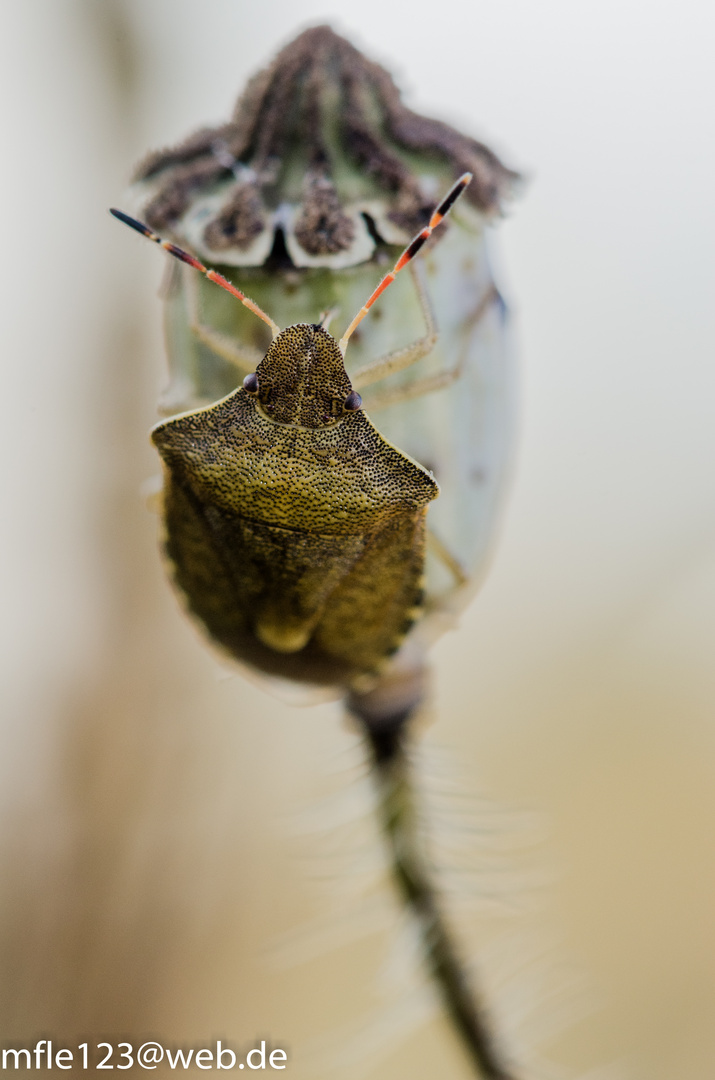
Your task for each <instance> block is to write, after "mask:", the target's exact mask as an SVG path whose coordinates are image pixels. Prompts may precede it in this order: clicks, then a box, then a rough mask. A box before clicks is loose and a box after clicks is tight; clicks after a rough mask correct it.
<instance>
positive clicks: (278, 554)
mask: <svg viewBox="0 0 715 1080" xmlns="http://www.w3.org/2000/svg"><path fill="white" fill-rule="evenodd" d="M457 177H459V178H460V179H457V181H456V183H455V182H454V181H455V179H456V178H457ZM469 177H473V178H472V179H471V183H469V185H468V186H467V183H468V178H469ZM135 179H136V184H135V188H134V204H133V205H134V208H135V209H136V213H137V215H138V217H140V218H141V219H143V220H144V221H146V222H147V223H148V224H147V225H144V224H142V223H141V222H140V221H138V220H136V219H135V218H130V217H129V216H128V215H125V214H122V213H121V212H117V216H118V217H120V218H121V219H122V220H124V221H125V222H126V223H127V224H129V225H131V226H132V227H133V228H135V229H138V231H139V232H142V233H144V234H145V235H146V236H148V237H149V238H150V239H152V240H155V241H156V242H157V243H159V244H161V245H162V246H163V247H164V248H165V249H167V250H168V251H169V252H171V254H173V255H175V256H177V258H176V259H174V260H169V269H168V274H167V278H166V281H165V285H164V299H165V329H166V339H167V346H168V356H169V385H168V388H167V391H166V393H165V395H164V399H163V402H162V411H163V413H164V414H165V415H166V416H167V419H166V420H165V421H163V422H162V423H160V424H159V425H158V426H157V427H156V428H155V430H154V433H153V439H154V442H155V444H156V446H157V448H158V450H159V452H160V454H161V457H162V459H163V462H164V469H165V486H164V514H165V525H166V542H165V547H166V552H167V555H168V559H169V562H170V565H171V567H172V572H173V575H174V578H175V580H176V583H177V585H178V587H179V590H180V592H181V593H182V594H183V595H184V597H185V598H186V600H187V601H188V604H189V607H190V608H191V610H192V611H193V613H194V614H195V615H197V616H198V617H199V619H200V620H201V621H202V623H203V624H204V626H205V627H206V629H207V630H208V632H209V634H210V635H211V637H212V638H213V639H214V640H215V641H216V642H218V643H219V644H220V645H221V646H222V647H223V648H224V649H225V650H228V651H229V653H230V654H231V655H232V656H233V657H234V658H236V659H238V660H241V661H243V662H244V663H246V664H248V665H249V666H250V667H252V668H253V669H254V670H255V669H258V670H259V671H261V672H263V673H265V674H267V675H270V676H275V677H279V678H287V679H290V680H293V681H297V682H304V683H309V684H323V685H328V686H332V687H335V688H337V690H338V692H339V693H341V694H344V695H345V696H346V703H347V706H348V709H349V710H350V711H351V713H352V714H353V715H354V716H355V717H357V719H358V720H359V722H360V724H361V725H362V729H363V731H364V733H365V735H366V738H367V742H368V745H369V747H370V751H371V756H372V762H373V765H374V769H375V778H376V787H377V804H378V805H377V809H378V814H379V816H380V819H381V823H382V826H383V831H384V834H385V837H386V841H387V845H388V849H389V853H390V862H391V866H392V870H393V872H394V876H395V880H396V882H397V885H398V888H399V891H400V893H401V895H402V897H403V900H404V902H405V904H406V905H407V906H408V907H409V909H410V910H411V912H412V914H413V916H414V917H415V919H416V921H417V923H418V925H419V932H420V935H421V939H422V942H423V946H424V953H425V958H426V961H427V964H428V966H429V968H430V970H431V973H432V976H433V977H434V979H435V981H436V983H437V984H438V986H439V987H440V990H441V993H442V999H443V1002H444V1006H445V1009H446V1011H447V1013H448V1014H449V1016H450V1018H451V1020H452V1022H453V1025H454V1028H455V1030H456V1031H457V1032H458V1033H459V1035H460V1037H461V1038H462V1040H463V1042H464V1045H465V1046H466V1048H467V1050H468V1052H469V1053H470V1055H471V1057H472V1059H473V1061H474V1063H475V1069H476V1071H477V1073H478V1075H480V1076H481V1075H484V1076H488V1077H490V1078H492V1080H511V1078H512V1073H511V1072H510V1071H509V1069H508V1068H507V1067H506V1066H505V1065H504V1064H503V1062H502V1055H501V1052H500V1051H498V1050H497V1048H496V1043H495V1040H494V1039H493V1037H492V1034H491V1029H490V1025H489V1024H488V1023H487V1021H486V1020H485V1015H484V1009H483V1006H482V1003H481V1002H480V1001H479V998H478V995H477V993H476V991H475V988H474V985H473V983H472V980H471V978H470V976H469V975H468V973H467V970H466V968H465V966H464V965H463V964H462V962H461V960H460V956H459V949H458V948H457V947H456V946H455V944H454V941H453V939H452V936H451V932H450V930H449V928H448V926H447V923H446V921H445V919H444V917H443V914H442V910H441V903H440V900H439V895H438V892H437V889H436V887H435V885H434V883H433V881H432V874H431V870H430V867H429V865H428V861H427V860H426V859H425V857H424V853H423V848H422V844H421V840H420V837H419V835H418V829H417V814H416V810H415V805H414V793H413V790H412V780H411V770H410V762H409V755H408V753H407V750H406V732H407V731H408V730H409V725H408V724H407V721H408V720H409V718H410V716H412V715H413V713H414V711H415V709H416V708H417V706H418V705H419V703H420V701H421V700H422V698H423V695H424V655H425V652H426V647H427V645H428V644H429V642H430V640H431V639H432V638H433V636H434V635H435V633H437V632H439V631H440V630H441V629H444V628H445V627H446V626H448V625H450V623H451V621H452V618H453V613H454V612H455V611H456V610H457V609H458V608H459V606H460V605H461V604H462V603H463V602H464V600H465V599H466V598H467V597H468V596H469V595H470V593H471V590H472V588H473V586H474V584H475V583H476V581H477V580H478V579H479V577H480V575H481V573H482V572H483V568H484V562H485V557H486V553H487V551H488V548H489V546H490V541H491V537H492V535H493V529H494V522H495V518H496V512H497V508H498V505H499V501H500V496H501V492H502V488H503V483H504V478H505V473H506V467H507V460H508V449H509V433H510V424H509V417H510V397H511V379H510V368H509V363H508V358H507V356H506V352H505V320H504V315H505V312H504V305H503V303H502V302H501V299H500V296H499V293H498V291H497V289H496V287H495V285H494V281H493V278H492V274H491V269H490V265H489V259H488V255H487V247H486V229H487V225H488V224H489V222H490V220H491V219H492V218H494V217H495V216H496V215H497V214H498V213H499V210H500V206H501V203H502V200H503V199H504V197H505V196H506V194H507V193H508V191H509V189H510V187H511V185H512V183H513V182H514V180H515V179H516V174H515V173H513V172H511V171H510V170H509V169H507V168H506V167H505V166H504V165H502V163H501V162H500V161H499V160H498V158H497V157H496V156H495V155H494V154H493V153H492V152H491V151H490V150H489V149H488V148H487V147H485V146H484V145H483V144H482V143H479V142H477V141H476V140H474V139H471V138H469V137H467V136H464V135H461V134H460V133H459V132H457V131H455V130H454V129H453V128H451V127H449V126H448V125H447V124H444V123H442V122H440V121H435V120H429V119H427V118H425V117H422V116H419V115H418V114H416V113H414V112H412V111H410V110H409V109H407V108H406V107H405V105H404V104H403V103H402V101H401V99H400V95H399V93H398V91H397V89H396V87H395V85H394V83H393V81H392V79H391V77H390V76H389V74H388V73H387V72H386V71H385V70H384V69H383V68H381V67H379V66H378V65H377V64H375V63H373V62H371V61H369V60H368V59H366V58H365V57H364V56H362V54H361V53H359V52H358V50H357V49H355V48H354V47H353V46H352V45H351V44H350V43H349V42H347V41H346V40H344V39H343V38H341V37H339V36H338V35H336V34H335V33H334V32H333V31H332V30H331V29H330V28H329V27H325V26H321V27H315V28H313V29H311V30H307V31H305V32H304V33H303V34H301V35H300V36H299V37H298V38H296V39H295V40H294V41H293V42H291V43H290V44H289V45H288V46H286V48H285V49H283V50H282V52H281V53H280V54H279V55H278V56H277V57H276V59H275V60H274V61H273V63H272V64H271V65H269V67H268V68H266V69H265V70H264V71H262V72H260V73H259V74H258V75H257V76H255V77H254V78H253V79H252V80H251V81H250V82H249V84H248V87H247V89H246V91H245V93H244V95H243V96H242V97H241V99H240V100H239V102H238V104H237V106H236V110H235V112H234V114H233V116H232V117H231V119H230V120H229V121H228V123H226V124H224V125H222V126H220V127H217V128H205V129H203V130H201V131H199V132H197V133H196V134H195V135H193V136H191V137H190V138H189V139H187V140H186V141H185V142H184V143H182V144H180V145H179V146H177V147H174V148H171V149H168V150H164V151H160V152H158V153H155V154H152V155H151V156H150V157H149V158H148V159H147V160H146V161H145V162H144V163H143V164H142V165H141V166H140V168H139V170H138V172H137V175H136V178H135ZM444 191H448V194H447V196H446V197H445V198H444V199H443V201H442V203H441V204H440V205H439V206H438V208H437V210H436V211H435V210H434V205H435V203H436V202H437V196H438V195H439V194H440V193H441V192H444ZM462 193H464V197H463V198H461V199H459V202H458V203H457V205H456V207H455V212H454V213H453V214H451V215H450V218H449V222H448V223H446V222H443V221H442V218H443V217H444V215H445V214H446V213H447V212H448V211H449V210H450V209H451V207H452V205H453V204H454V203H455V200H457V198H458V196H459V195H461V194H462ZM415 234H416V235H415ZM413 235H414V239H413V240H412V241H410V236H413ZM161 237H166V238H167V239H165V240H164V239H161ZM405 245H407V246H406V247H405ZM186 248H188V249H189V251H186V250H185V249H186ZM400 249H404V250H403V254H402V255H400V256H399V257H397V256H398V253H399V251H400ZM418 251H420V257H419V259H417V260H415V259H414V256H415V255H416V254H417V252H418ZM395 260H396V261H395ZM390 265H394V269H393V270H392V271H390V272H389V273H388V274H387V275H386V276H383V273H382V272H381V269H380V268H381V267H382V268H383V269H387V267H388V266H390ZM218 268H220V270H219V269H218ZM402 269H405V271H406V272H405V273H404V274H403V273H400V271H401V270H402ZM197 271H200V272H201V273H197ZM234 278H236V280H237V281H238V282H239V283H240V288H239V286H238V285H237V284H235V283H234ZM380 278H382V280H380ZM378 281H379V284H377V287H375V286H376V283H377V282H378ZM393 281H394V285H393V284H392V282H393ZM216 284H219V285H221V286H222V287H221V288H220V289H219V288H216ZM388 285H390V286H391V289H390V302H389V303H388V302H387V301H386V302H385V303H383V304H380V305H378V306H377V307H376V308H375V310H374V312H373V313H372V314H371V316H370V318H369V319H365V321H364V322H363V321H362V320H363V317H364V315H365V314H366V313H367V311H368V309H369V308H370V307H371V306H372V305H373V303H374V301H375V300H376V299H377V298H378V297H379V296H380V295H381V293H382V292H383V291H384V289H385V288H386V287H387V286H388ZM243 289H245V290H246V291H247V292H250V294H251V296H252V297H253V298H254V300H248V299H247V297H246V295H245V293H244V292H243ZM230 294H233V296H231V295H230ZM366 296H367V297H369V299H368V301H367V302H364V298H365V297H366ZM237 299H238V300H240V301H241V303H240V304H239V303H236V300H237ZM266 311H268V312H270V315H266V314H265V312H266ZM356 311H357V315H355V317H354V318H353V320H352V322H351V323H350V324H349V325H348V328H347V330H346V331H345V333H344V335H343V337H342V339H341V340H340V341H336V340H335V339H334V338H333V337H331V335H330V333H329V331H328V325H329V323H330V320H331V319H332V318H336V317H339V318H340V319H345V320H347V319H348V318H350V316H351V315H352V314H353V313H354V312H356ZM256 316H258V318H256ZM306 320H309V321H306ZM280 327H286V328H287V329H283V330H281V329H280ZM348 340H349V341H350V348H349V350H347V351H346V347H347V344H348ZM368 415H369V417H370V419H368ZM438 494H439V498H437V495H438Z"/></svg>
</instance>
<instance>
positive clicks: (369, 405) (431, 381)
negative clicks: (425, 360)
mask: <svg viewBox="0 0 715 1080" xmlns="http://www.w3.org/2000/svg"><path fill="white" fill-rule="evenodd" d="M492 304H499V305H500V306H502V307H503V304H504V301H503V300H502V297H501V294H500V293H499V291H498V289H497V287H496V285H491V286H490V287H489V289H487V292H486V293H485V295H484V296H483V297H482V299H481V300H480V301H479V304H478V306H477V309H476V311H475V312H474V313H473V315H472V316H471V317H470V319H469V321H468V325H467V329H469V330H472V329H473V328H474V327H475V326H478V325H479V323H480V322H481V320H482V319H483V318H484V316H485V315H486V313H487V312H488V311H489V309H490V308H491V306H492ZM466 359H467V348H466V345H465V347H464V348H463V349H462V353H461V356H460V357H459V360H458V362H457V363H456V364H455V366H454V367H453V368H448V369H447V370H446V371H438V372H436V373H435V374H434V375H425V376H424V378H422V379H415V380H414V382H411V383H407V384H406V385H405V386H395V387H391V388H390V389H388V390H382V391H378V392H377V393H376V394H374V395H370V397H369V398H368V399H367V400H366V401H365V402H364V406H365V408H366V409H367V410H369V411H371V412H372V411H373V410H377V409H385V408H387V407H388V406H389V405H398V404H400V403H401V402H403V401H411V400H412V399H413V398H416V397H422V396H423V395H424V394H431V393H433V392H434V391H435V390H442V389H443V388H444V387H445V386H450V385H451V383H453V382H456V380H457V379H458V378H459V377H460V376H461V374H462V372H463V370H464V365H465V362H466Z"/></svg>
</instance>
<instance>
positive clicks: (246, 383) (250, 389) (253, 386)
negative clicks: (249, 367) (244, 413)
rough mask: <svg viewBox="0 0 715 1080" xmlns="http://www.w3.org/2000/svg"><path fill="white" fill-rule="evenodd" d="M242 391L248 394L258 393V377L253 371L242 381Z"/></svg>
mask: <svg viewBox="0 0 715 1080" xmlns="http://www.w3.org/2000/svg"><path fill="white" fill-rule="evenodd" d="M243 389H244V390H245V391H246V392H247V393H249V394H257V393H258V376H257V375H256V373H255V371H252V372H251V374H250V375H246V378H245V379H244V380H243Z"/></svg>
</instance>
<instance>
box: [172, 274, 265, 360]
mask: <svg viewBox="0 0 715 1080" xmlns="http://www.w3.org/2000/svg"><path fill="white" fill-rule="evenodd" d="M182 269H183V268H182ZM199 284H200V279H199V278H198V277H197V276H196V274H192V273H191V271H190V269H187V270H185V271H184V287H185V289H186V297H187V302H188V314H189V328H190V330H191V332H192V334H193V335H194V336H195V337H196V338H198V340H199V341H200V342H201V344H202V345H205V346H206V348H207V349H210V350H211V352H213V353H215V354H216V355H217V356H220V357H221V359H222V360H227V361H228V363H229V364H233V365H234V367H236V368H238V370H239V371H240V372H241V374H242V375H248V374H250V373H251V372H252V371H255V370H256V368H257V367H258V365H259V363H260V362H261V360H262V359H263V353H262V352H260V350H258V349H254V348H252V347H251V346H250V345H241V344H239V343H238V342H236V341H234V339H233V338H231V337H229V335H228V334H222V333H221V332H220V331H219V330H214V329H213V327H211V326H207V325H206V324H205V323H204V322H202V319H201V301H200V293H199Z"/></svg>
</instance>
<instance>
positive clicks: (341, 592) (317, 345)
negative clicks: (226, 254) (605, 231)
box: [112, 173, 471, 687]
mask: <svg viewBox="0 0 715 1080" xmlns="http://www.w3.org/2000/svg"><path fill="white" fill-rule="evenodd" d="M470 180H471V175H470V174H468V173H467V174H465V175H464V176H463V177H461V178H460V180H458V181H457V183H456V184H455V185H454V187H453V188H452V189H451V191H450V192H449V194H448V195H447V196H446V198H445V199H444V200H443V201H442V202H441V203H440V205H439V207H438V208H437V209H436V210H435V211H434V213H433V214H432V215H431V218H430V221H429V223H428V224H427V225H426V226H425V228H424V229H422V230H421V232H420V233H418V235H417V236H416V237H415V238H414V239H413V240H412V242H411V243H410V244H409V245H408V247H407V248H406V249H405V251H404V252H403V253H402V255H401V256H400V258H399V259H398V261H397V262H396V264H395V266H394V269H393V270H392V271H390V273H389V274H387V275H386V276H385V277H384V278H383V279H382V281H381V282H380V284H379V285H378V286H377V288H376V289H375V290H374V291H373V293H372V295H371V296H370V297H369V299H368V300H367V301H366V303H365V304H364V305H363V306H362V307H361V308H360V310H359V312H358V313H357V315H356V316H355V317H354V319H353V320H352V322H351V323H350V325H349V326H348V328H347V330H346V331H345V334H344V335H343V337H342V338H341V339H340V342H337V341H335V339H334V338H333V337H331V335H330V334H329V333H328V331H327V330H326V329H325V327H324V325H322V324H321V323H316V324H310V323H298V324H296V325H294V326H289V327H288V328H287V329H284V330H280V329H279V327H278V326H277V325H276V324H275V323H274V322H273V320H272V319H271V318H270V317H269V316H267V315H266V314H265V313H264V312H263V311H261V309H260V308H259V307H258V306H257V305H256V304H255V303H254V302H253V301H252V300H249V299H248V298H247V297H246V296H245V295H244V294H243V293H242V292H241V291H240V290H238V289H237V288H236V287H235V286H233V285H232V284H231V283H230V282H229V281H227V279H226V278H224V277H223V276H222V275H221V274H218V273H216V272H215V271H212V270H209V269H208V268H207V267H206V266H204V265H203V263H201V262H200V261H199V260H198V259H196V258H195V257H194V256H192V255H189V254H188V253H187V252H186V251H183V250H182V249H181V248H180V247H178V246H177V245H175V244H172V243H170V242H168V241H165V240H162V239H161V237H159V236H157V235H156V234H154V233H153V232H152V231H151V230H150V229H149V228H148V227H147V226H145V225H143V224H142V223H141V222H139V221H136V220H134V219H133V218H131V217H129V216H128V215H127V214H124V213H122V212H121V211H119V210H113V211H112V213H113V214H114V215H115V217H117V218H119V219H120V220H121V221H123V222H124V223H125V224H127V225H130V226H131V227H132V228H134V229H136V230H137V231H138V232H140V233H142V234H143V235H144V236H146V237H148V238H149V239H151V240H153V241H155V242H156V243H158V244H160V246H162V247H163V248H164V249H165V250H166V251H168V252H170V254H172V255H174V256H175V257H176V258H178V259H179V260H180V261H181V262H183V263H184V264H186V265H189V266H190V267H192V268H193V269H195V270H198V271H200V272H201V273H203V274H205V275H206V276H207V278H208V279H209V280H211V281H212V282H214V283H215V284H217V285H219V286H221V287H222V288H224V289H225V290H226V291H227V292H229V293H232V294H233V295H234V296H235V297H236V299H238V300H240V301H241V302H242V303H243V304H244V305H245V306H246V307H247V308H248V309H249V310H251V311H252V312H253V313H254V314H255V315H257V316H258V317H259V318H261V319H262V320H263V321H264V322H265V323H267V325H269V326H270V328H271V330H272V332H273V341H272V343H271V345H270V347H269V349H268V351H267V353H266V355H265V357H264V358H263V359H262V360H261V362H260V363H259V364H258V366H257V368H256V371H255V372H249V374H247V375H246V376H245V378H244V380H243V385H242V386H241V387H240V388H239V389H237V390H235V391H234V392H233V393H231V394H229V396H228V397H226V398H224V399H223V400H221V401H219V402H217V403H216V404H214V405H210V406H207V407H205V408H200V409H197V410H193V411H191V412H188V413H184V414H183V415H180V416H178V417H175V418H174V419H172V420H167V421H166V422H164V423H162V424H159V426H158V427H157V428H155V429H154V432H153V436H152V438H153V440H154V443H155V445H156V447H157V449H158V450H159V453H160V454H161V457H162V459H163V462H164V465H165V469H166V481H165V487H164V513H165V521H166V551H167V555H168V557H169V560H170V563H171V565H172V568H173V573H174V577H175V580H176V582H177V585H178V586H179V588H180V590H181V592H182V593H183V595H184V596H185V598H186V600H187V602H188V605H189V608H190V610H191V611H192V612H193V613H194V614H195V615H197V616H198V617H199V619H200V620H201V622H202V623H203V624H204V626H205V627H206V629H207V630H208V632H209V634H210V635H211V637H212V638H213V639H214V640H215V641H217V642H218V643H219V644H220V645H222V646H223V647H224V648H225V649H227V650H228V651H229V652H230V653H231V655H232V656H234V657H235V658H236V659H238V660H243V661H245V662H248V663H249V664H251V665H253V666H254V667H257V668H259V669H261V670H263V671H265V672H267V673H268V674H274V673H278V674H281V675H283V676H287V677H289V678H292V679H296V680H299V681H306V682H314V683H329V684H335V683H339V684H340V685H342V686H346V687H350V686H352V685H354V684H355V683H356V680H357V679H359V678H360V677H363V676H368V677H369V676H375V675H376V674H377V673H378V672H379V669H380V667H381V665H382V664H383V662H384V660H385V658H386V657H387V656H389V655H391V654H392V653H394V652H395V651H396V650H397V648H398V647H399V645H400V644H401V642H402V640H403V639H404V637H405V635H406V634H407V632H408V630H409V629H410V627H411V626H412V624H413V622H414V621H415V620H416V618H417V616H418V614H419V612H420V607H421V601H422V579H423V574H424V554H425V516H426V512H427V506H428V504H429V503H430V502H431V501H432V500H433V499H434V498H436V497H437V495H438V494H439V488H438V486H437V484H436V483H435V480H434V479H433V477H432V475H431V474H430V473H429V472H428V471H427V470H426V469H425V468H423V467H422V466H421V465H419V464H417V462H415V461H413V460H412V459H410V458H409V457H408V456H407V455H405V454H403V453H402V452H401V451H400V450H398V449H397V448H395V447H394V446H392V445H391V444H390V443H389V442H388V441H387V440H386V439H385V438H383V436H382V435H381V434H380V433H379V431H378V430H377V428H375V427H374V425H373V424H372V423H371V422H370V420H369V419H368V418H367V416H366V415H365V413H364V412H363V411H362V408H361V406H362V398H361V396H360V394H358V393H357V391H356V390H355V389H354V388H353V386H352V384H351V381H350V379H349V378H348V375H347V372H346V370H345V365H344V356H345V351H346V348H347V345H348V342H349V339H350V337H351V336H352V335H353V333H354V332H355V330H356V329H357V327H358V325H359V324H360V322H361V321H362V319H363V318H364V316H365V315H367V313H368V311H369V309H370V308H371V307H372V305H373V304H374V303H375V301H376V300H377V299H378V297H379V296H381V294H382V293H383V292H384V291H385V289H386V288H387V287H388V286H389V285H390V284H392V282H393V281H394V280H395V278H396V276H397V274H398V273H399V272H400V271H401V270H403V269H404V268H405V267H406V266H408V265H409V264H410V262H411V261H412V259H414V257H415V256H416V255H417V254H418V252H419V251H420V250H421V248H422V247H423V246H424V244H425V243H426V241H427V240H428V239H429V237H430V236H431V234H432V231H433V229H435V228H436V227H437V225H439V223H440V222H441V221H442V219H443V218H444V217H445V215H446V214H447V213H448V212H449V210H450V209H451V207H452V205H453V204H454V202H455V201H456V200H457V198H458V197H459V195H461V193H462V192H463V191H464V189H465V188H466V186H467V184H468V183H469V181H470ZM413 356H414V354H410V353H407V354H406V355H403V356H401V357H398V358H396V357H395V356H394V355H389V356H387V357H384V358H382V359H379V358H377V359H376V360H375V361H373V363H372V364H370V365H369V367H368V368H367V369H366V370H365V371H364V372H363V373H362V382H363V384H365V383H368V384H369V383H370V382H372V381H376V380H378V379H380V378H382V377H384V376H385V375H387V374H390V373H392V371H394V370H398V369H399V368H400V367H403V368H404V367H407V366H408V365H409V363H410V362H411V361H412V359H413ZM358 374H360V373H358Z"/></svg>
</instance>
